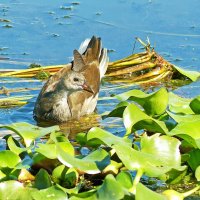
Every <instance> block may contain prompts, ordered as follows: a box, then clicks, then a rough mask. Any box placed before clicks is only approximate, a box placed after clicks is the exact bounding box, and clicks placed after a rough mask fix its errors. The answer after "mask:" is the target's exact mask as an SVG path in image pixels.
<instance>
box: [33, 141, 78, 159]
mask: <svg viewBox="0 0 200 200" xmlns="http://www.w3.org/2000/svg"><path fill="white" fill-rule="evenodd" d="M59 145H60V147H62V149H63V150H64V151H65V152H67V153H69V154H70V155H72V156H74V148H73V146H72V145H71V143H70V142H69V141H68V142H59ZM36 152H38V153H40V154H42V155H44V156H45V157H47V158H49V159H56V158H57V153H56V144H55V143H54V144H38V148H36Z"/></svg>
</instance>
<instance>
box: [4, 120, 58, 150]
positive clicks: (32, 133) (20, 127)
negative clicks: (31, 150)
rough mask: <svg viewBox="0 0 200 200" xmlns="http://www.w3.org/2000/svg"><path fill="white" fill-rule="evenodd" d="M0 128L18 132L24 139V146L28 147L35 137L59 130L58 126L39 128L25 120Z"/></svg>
mask: <svg viewBox="0 0 200 200" xmlns="http://www.w3.org/2000/svg"><path fill="white" fill-rule="evenodd" d="M0 128H6V129H9V130H11V131H13V132H15V133H16V134H18V135H19V136H20V137H22V138H23V139H24V142H25V144H26V147H29V146H30V145H31V143H32V142H33V141H34V140H35V139H36V138H39V137H42V136H45V135H47V134H49V133H51V132H53V131H58V130H59V126H52V127H48V128H41V127H38V126H34V125H32V124H29V123H26V122H21V123H13V124H10V125H1V126H0Z"/></svg>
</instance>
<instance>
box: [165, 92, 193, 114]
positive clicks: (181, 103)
mask: <svg viewBox="0 0 200 200" xmlns="http://www.w3.org/2000/svg"><path fill="white" fill-rule="evenodd" d="M190 102H191V99H188V98H183V97H180V96H179V95H176V94H174V93H172V92H170V93H169V110H170V111H171V112H173V113H183V114H194V112H193V111H192V109H191V108H190Z"/></svg>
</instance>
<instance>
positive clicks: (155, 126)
mask: <svg viewBox="0 0 200 200" xmlns="http://www.w3.org/2000/svg"><path fill="white" fill-rule="evenodd" d="M123 121H124V125H125V128H126V130H127V134H130V133H131V131H132V128H133V129H134V130H141V129H146V130H148V131H151V132H159V133H167V132H168V129H167V127H166V125H165V123H164V122H162V121H159V120H156V119H153V118H152V117H150V116H148V115H147V114H145V113H144V112H143V111H142V110H140V108H138V107H137V106H136V105H135V104H130V105H128V106H127V107H126V109H125V111H124V114H123Z"/></svg>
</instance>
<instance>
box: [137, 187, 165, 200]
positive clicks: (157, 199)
mask: <svg viewBox="0 0 200 200" xmlns="http://www.w3.org/2000/svg"><path fill="white" fill-rule="evenodd" d="M135 199H136V200H144V199H151V200H167V199H166V197H165V196H163V195H161V194H158V193H156V192H154V191H152V190H150V189H148V188H147V187H145V186H144V185H143V184H142V183H138V185H137V187H136V196H135Z"/></svg>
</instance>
